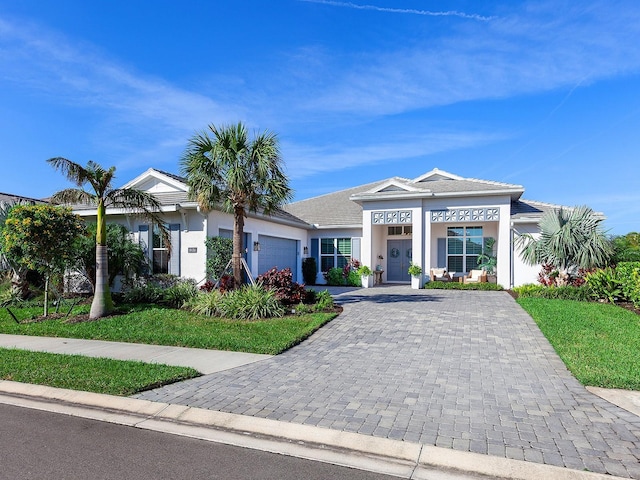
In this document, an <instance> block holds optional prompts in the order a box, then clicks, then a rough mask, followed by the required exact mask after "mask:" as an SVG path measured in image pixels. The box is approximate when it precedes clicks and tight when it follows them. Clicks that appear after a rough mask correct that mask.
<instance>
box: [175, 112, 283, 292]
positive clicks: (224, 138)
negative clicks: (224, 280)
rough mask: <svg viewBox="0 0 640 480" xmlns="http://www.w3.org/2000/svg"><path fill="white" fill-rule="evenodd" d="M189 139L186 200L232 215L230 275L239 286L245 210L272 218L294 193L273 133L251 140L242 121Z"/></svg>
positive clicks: (185, 164) (184, 165)
mask: <svg viewBox="0 0 640 480" xmlns="http://www.w3.org/2000/svg"><path fill="white" fill-rule="evenodd" d="M208 128H209V130H210V132H211V134H213V136H210V135H209V133H208V132H206V131H205V132H202V133H199V134H196V135H195V136H193V137H192V138H191V139H190V140H189V144H188V146H187V149H186V151H185V153H184V155H183V157H182V159H181V168H182V173H183V174H184V175H185V176H186V178H187V184H188V185H189V196H190V198H191V199H192V200H195V201H197V202H198V204H199V205H200V208H202V209H203V210H204V211H209V210H212V209H214V208H221V209H222V210H223V211H225V212H228V213H231V214H233V255H232V263H233V276H234V279H235V281H236V284H237V285H239V284H240V283H241V282H242V268H241V259H242V237H243V231H244V218H245V216H246V215H247V213H248V212H249V211H251V212H257V211H261V212H262V213H264V214H266V215H271V214H272V213H273V212H274V211H275V210H276V209H277V208H279V207H280V206H282V205H283V204H284V203H286V202H287V201H289V200H290V199H291V197H292V191H291V189H290V188H289V180H288V178H287V177H286V175H285V174H284V173H283V171H282V160H281V158H280V149H279V146H278V140H277V137H276V135H275V134H272V133H269V132H264V133H260V134H258V135H256V136H255V137H254V139H253V140H249V138H248V134H247V129H246V127H245V126H244V125H243V124H242V123H238V124H237V125H231V126H224V127H221V128H218V127H216V126H214V125H209V127H208Z"/></svg>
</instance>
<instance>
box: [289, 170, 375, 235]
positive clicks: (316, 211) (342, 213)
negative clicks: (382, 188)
mask: <svg viewBox="0 0 640 480" xmlns="http://www.w3.org/2000/svg"><path fill="white" fill-rule="evenodd" d="M386 181H387V180H383V181H380V182H374V183H368V184H366V185H360V186H358V187H353V188H348V189H346V190H340V191H337V192H333V193H327V194H325V195H320V196H319V197H313V198H308V199H306V200H300V201H298V202H294V203H290V204H288V205H285V206H284V207H283V208H284V210H286V211H287V212H289V213H290V214H292V215H295V216H296V217H298V218H300V219H302V220H304V221H305V222H307V223H310V224H312V225H321V226H327V225H336V226H347V225H362V206H360V205H358V204H357V203H356V202H354V201H352V200H350V198H351V195H354V194H356V193H362V192H366V191H368V190H372V189H373V188H375V187H376V186H378V185H381V184H383V183H385V182H386Z"/></svg>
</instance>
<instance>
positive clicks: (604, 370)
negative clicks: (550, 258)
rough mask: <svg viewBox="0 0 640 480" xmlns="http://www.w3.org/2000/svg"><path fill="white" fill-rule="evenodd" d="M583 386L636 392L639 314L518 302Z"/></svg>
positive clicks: (589, 305)
mask: <svg viewBox="0 0 640 480" xmlns="http://www.w3.org/2000/svg"><path fill="white" fill-rule="evenodd" d="M517 301H518V303H519V304H520V305H521V306H522V308H524V309H525V310H526V311H527V312H529V314H530V315H531V317H533V319H534V320H535V321H536V323H537V324H538V326H539V327H540V330H542V333H544V335H545V336H546V337H547V339H548V340H549V342H550V343H551V344H552V345H553V347H554V348H555V350H556V352H558V355H560V357H561V358H562V360H563V361H564V363H565V364H566V365H567V368H568V369H569V370H570V371H571V372H572V373H573V374H574V376H575V377H576V378H577V379H578V380H579V381H580V382H581V383H582V384H583V385H590V386H595V387H604V388H622V389H627V390H640V316H639V315H637V314H635V313H633V312H630V311H628V310H625V309H623V308H621V307H617V306H615V305H610V304H602V303H592V302H578V301H574V300H550V299H542V298H524V297H520V298H518V300H517Z"/></svg>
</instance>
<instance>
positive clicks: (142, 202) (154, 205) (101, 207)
mask: <svg viewBox="0 0 640 480" xmlns="http://www.w3.org/2000/svg"><path fill="white" fill-rule="evenodd" d="M47 162H48V163H49V164H51V165H52V166H53V167H54V168H55V169H56V170H60V171H61V172H62V174H63V175H64V176H65V177H67V179H68V180H70V181H71V182H73V183H75V184H76V185H77V186H78V188H67V189H65V190H61V191H59V192H57V193H55V194H54V195H53V196H52V197H51V201H52V202H56V203H64V204H71V205H73V204H85V205H93V206H95V207H96V209H97V219H96V223H97V227H96V284H95V289H94V294H93V302H92V303H91V311H90V313H89V318H92V319H93V318H100V317H104V316H105V315H107V314H108V313H109V312H111V311H112V310H113V299H112V298H111V290H110V288H109V281H108V278H109V269H108V265H107V219H106V210H107V208H108V207H116V208H122V209H124V210H125V211H128V212H132V213H137V214H141V215H143V216H144V217H146V218H148V219H149V220H150V221H152V222H154V223H157V224H158V226H159V227H160V228H161V230H162V232H163V235H164V236H165V237H166V238H168V234H167V232H166V229H165V227H164V223H163V222H162V219H161V218H160V217H159V216H158V212H159V211H160V204H159V203H158V201H157V200H156V199H155V197H153V196H152V195H151V194H149V193H147V192H143V191H140V190H135V189H131V188H113V186H112V182H113V180H114V178H115V171H116V167H111V168H109V169H108V170H105V169H104V168H103V167H101V166H100V165H99V164H98V163H96V162H94V161H89V162H88V163H87V165H86V166H85V167H83V166H81V165H79V164H77V163H74V162H72V161H71V160H67V159H66V158H62V157H54V158H50V159H49V160H47ZM87 183H88V184H89V185H90V186H91V190H85V189H84V188H83V186H84V185H85V184H87Z"/></svg>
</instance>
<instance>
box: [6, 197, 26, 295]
mask: <svg viewBox="0 0 640 480" xmlns="http://www.w3.org/2000/svg"><path fill="white" fill-rule="evenodd" d="M16 205H31V203H27V202H22V201H20V200H18V201H11V202H2V203H0V235H1V232H2V230H3V228H4V224H5V221H6V220H7V216H8V215H9V212H10V211H11V209H12V208H13V207H15V206H16ZM0 246H1V240H0ZM0 271H10V272H11V295H12V296H13V297H17V298H19V299H21V300H24V299H26V298H27V297H28V296H29V282H28V281H27V269H26V268H25V267H23V266H22V265H20V264H19V263H17V262H15V261H12V260H11V259H10V258H8V257H7V256H6V255H5V254H4V251H3V250H2V248H0Z"/></svg>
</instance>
